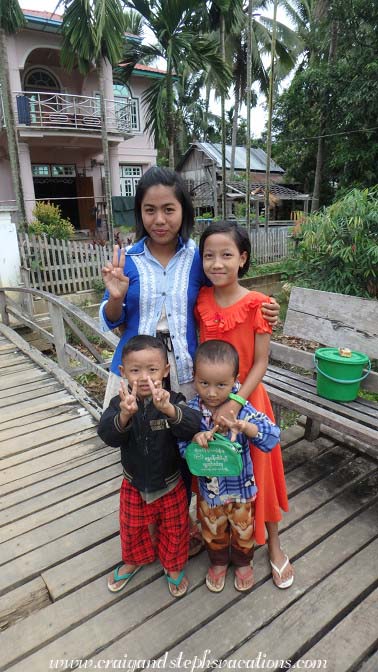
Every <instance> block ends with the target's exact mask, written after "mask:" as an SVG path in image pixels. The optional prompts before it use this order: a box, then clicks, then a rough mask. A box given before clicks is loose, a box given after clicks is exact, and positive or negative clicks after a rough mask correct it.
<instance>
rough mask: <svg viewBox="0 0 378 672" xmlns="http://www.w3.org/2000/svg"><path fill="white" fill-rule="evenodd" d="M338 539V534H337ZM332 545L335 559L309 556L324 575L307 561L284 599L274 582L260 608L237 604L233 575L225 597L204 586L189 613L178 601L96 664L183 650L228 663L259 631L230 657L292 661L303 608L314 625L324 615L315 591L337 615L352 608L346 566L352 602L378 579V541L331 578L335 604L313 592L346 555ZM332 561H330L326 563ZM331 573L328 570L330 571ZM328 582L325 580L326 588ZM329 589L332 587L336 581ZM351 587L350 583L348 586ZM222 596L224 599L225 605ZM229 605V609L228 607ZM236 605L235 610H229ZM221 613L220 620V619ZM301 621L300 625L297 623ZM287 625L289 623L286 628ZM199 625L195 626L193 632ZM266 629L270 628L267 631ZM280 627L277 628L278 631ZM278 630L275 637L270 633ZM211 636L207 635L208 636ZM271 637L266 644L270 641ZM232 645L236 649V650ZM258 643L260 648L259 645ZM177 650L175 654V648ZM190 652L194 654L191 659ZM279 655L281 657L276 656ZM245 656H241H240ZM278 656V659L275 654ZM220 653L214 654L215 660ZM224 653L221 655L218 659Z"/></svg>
mask: <svg viewBox="0 0 378 672" xmlns="http://www.w3.org/2000/svg"><path fill="white" fill-rule="evenodd" d="M335 536H336V537H337V533H336V535H335ZM340 537H341V539H344V540H345V543H347V544H348V541H347V539H345V536H343V535H342V534H341V535H340ZM328 544H329V545H331V547H332V553H331V555H333V558H332V559H330V558H327V559H325V558H324V559H323V558H320V557H319V552H318V549H314V551H313V552H310V553H309V554H308V559H307V563H308V562H311V560H312V561H313V562H312V563H311V565H312V564H315V558H316V560H318V559H319V563H320V565H321V568H322V570H323V572H322V574H321V573H320V572H319V569H320V568H319V566H317V567H315V568H314V572H313V573H311V572H308V570H307V563H306V562H305V561H304V559H303V560H302V559H299V560H298V562H297V563H296V573H297V581H296V583H295V584H294V585H295V587H294V586H293V588H292V589H291V590H290V591H280V592H279V594H277V593H278V591H277V590H275V589H274V587H273V586H272V584H271V582H268V583H265V584H263V586H261V587H259V588H256V589H255V591H254V602H255V603H256V604H258V605H259V609H251V600H250V599H248V596H246V597H244V599H243V598H242V599H235V597H237V596H235V589H234V587H233V585H232V583H233V582H232V580H231V579H232V576H231V575H232V572H230V576H229V577H228V581H227V585H226V588H225V589H224V591H222V593H219V594H217V595H216V596H214V595H209V591H208V590H207V588H206V587H205V586H201V587H200V588H199V589H198V590H196V591H195V594H193V593H191V594H190V595H188V596H187V597H186V598H185V608H182V607H180V603H179V602H178V601H177V600H176V603H175V604H172V606H171V607H170V608H169V609H168V610H165V611H164V612H160V613H158V614H156V616H153V617H152V618H151V619H149V621H148V622H145V623H143V624H141V625H140V626H139V627H137V628H135V629H133V630H132V632H130V633H128V634H126V635H125V636H124V637H121V638H120V639H119V640H118V641H117V642H115V643H114V644H112V645H111V646H109V647H107V648H105V649H102V651H101V654H100V655H95V656H94V662H95V663H96V662H98V661H99V660H100V658H102V659H109V658H110V659H111V658H118V657H120V655H121V652H124V651H127V655H128V658H129V659H131V660H133V659H134V660H135V659H139V660H140V659H146V658H155V657H157V656H159V657H160V656H162V655H163V654H164V653H165V651H167V650H169V652H170V655H171V656H172V658H173V657H175V658H177V655H178V651H183V653H184V656H183V657H184V658H190V657H193V652H194V651H199V652H202V651H204V650H206V649H210V652H211V654H212V656H211V657H212V659H216V658H222V659H223V658H224V657H225V655H226V656H227V654H229V653H231V651H232V650H233V648H234V647H235V645H238V644H239V643H240V642H241V641H244V640H245V639H246V638H247V637H250V636H251V634H252V632H256V631H257V629H259V632H257V633H256V634H255V636H254V637H253V638H252V640H251V642H247V644H246V645H244V646H243V647H241V648H240V649H238V650H237V653H233V654H232V655H231V658H232V657H233V656H234V657H237V659H238V660H240V659H242V660H249V659H251V658H253V657H254V656H255V655H256V653H257V652H258V651H269V656H270V657H271V658H273V659H278V660H280V659H282V658H284V659H288V658H290V657H291V656H286V655H285V652H286V650H290V647H289V643H288V640H289V639H290V638H294V637H297V638H298V639H300V638H301V635H302V629H303V630H304V631H305V632H307V631H308V630H309V626H308V625H307V623H306V626H307V627H306V626H304V627H302V620H301V619H299V618H298V616H299V614H298V613H297V610H298V604H299V603H302V602H303V603H304V604H306V606H307V605H308V611H307V610H306V611H305V610H304V609H303V611H305V614H306V617H307V618H308V619H309V620H312V622H314V620H315V619H316V616H317V614H319V607H318V603H317V601H312V597H311V596H312V595H313V593H314V592H315V593H316V597H317V599H321V604H322V606H323V605H324V603H325V605H324V606H325V609H328V613H334V612H335V611H336V609H337V607H338V606H339V605H343V604H345V602H347V603H349V597H347V595H346V591H345V589H343V586H344V588H345V581H348V576H349V575H348V573H347V571H346V569H344V568H346V567H348V568H349V571H354V574H353V579H352V578H351V585H350V591H349V590H348V592H350V594H351V595H352V598H351V599H353V597H354V596H358V595H360V594H361V592H363V590H364V589H365V588H366V587H367V586H370V585H371V584H372V583H373V582H374V581H375V578H376V575H375V574H374V566H375V558H374V557H373V553H374V551H375V550H376V549H378V542H373V543H372V544H371V545H370V546H369V548H368V549H367V550H364V551H361V552H360V553H358V554H357V555H356V556H355V557H353V558H352V559H351V560H349V562H347V563H346V565H344V566H343V567H342V568H341V570H337V571H336V572H334V574H332V575H331V579H332V578H333V577H334V576H336V575H337V578H338V579H339V581H337V582H336V581H335V583H337V587H338V593H337V598H338V599H335V601H334V602H333V600H331V599H330V594H332V595H333V591H332V593H331V592H328V591H326V590H324V592H322V589H319V588H318V587H315V588H313V590H309V588H310V587H312V586H313V585H314V583H315V581H314V579H315V577H317V578H318V581H319V580H321V578H322V576H324V569H325V567H327V565H328V567H329V566H330V567H331V568H332V569H333V568H334V567H335V565H336V566H337V564H336V563H337V560H338V561H339V562H340V558H342V555H343V551H342V550H341V549H340V550H339V548H338V547H339V544H340V540H339V542H338V544H337V546H336V545H335V544H334V543H333V544H332V543H331V541H330V540H328ZM320 546H322V553H323V555H327V556H328V552H327V551H326V549H325V547H324V545H322V544H321V545H320ZM346 557H347V558H348V552H346ZM365 560H366V563H367V564H366V572H365V571H364V572H361V571H358V570H360V569H361V567H362V566H364V565H361V564H358V563H359V562H363V561H365ZM327 561H328V562H327ZM343 570H344V571H343ZM328 571H329V570H328ZM341 578H343V580H344V584H343V585H341ZM326 582H327V580H326V581H324V582H323V583H324V584H325V583H326ZM329 585H330V586H332V582H331V580H330V581H329ZM304 586H306V588H307V591H308V593H306V594H305V595H304V596H303V597H302V599H301V600H300V602H299V601H298V597H299V596H300V595H303V592H304ZM348 586H349V583H348ZM220 597H221V598H222V599H221V600H220ZM198 600H200V603H201V610H198ZM293 601H295V603H294V604H293V606H291V607H290V606H288V604H290V603H291V602H293ZM225 604H227V606H228V607H229V608H225ZM314 604H316V605H317V609H314ZM230 605H232V606H230ZM283 609H285V615H284V618H283V619H277V618H276V619H275V620H274V621H273V622H272V623H271V624H270V625H265V624H266V623H267V622H268V621H269V620H270V619H271V618H272V616H273V615H278V613H280V611H282V610H283ZM218 614H219V616H218ZM288 614H290V616H292V618H290V629H289V628H288V627H287V620H286V619H287V615H288ZM295 616H296V620H295ZM210 618H211V626H212V627H211V628H209V627H206V628H205V627H202V628H201V626H205V624H207V622H208V620H209V619H210ZM282 620H283V621H284V623H282ZM194 624H195V627H193V626H194ZM262 625H265V627H264V628H262ZM199 627H200V628H201V629H200V633H201V634H202V641H204V639H203V638H204V636H205V637H206V642H207V643H206V644H205V646H204V647H199V646H198V644H197V642H195V643H194V642H193V639H194V638H195V636H194V637H193V638H192V637H190V636H191V634H192V632H193V630H197V629H198V628H199ZM274 627H275V629H274ZM280 627H281V628H283V631H284V633H285V637H284V638H283V635H282V632H280V630H279V628H280ZM273 629H274V637H273V636H272V635H271V634H270V632H271V631H272V630H273ZM215 632H216V640H215V641H214V639H215V638H214V635H215ZM205 633H206V634H205ZM219 633H222V636H221V637H220V636H219ZM265 636H267V639H265ZM188 637H190V639H191V642H190V646H187V641H186V639H185V640H184V638H188ZM210 642H211V644H212V643H213V642H214V646H215V649H213V647H212V645H211V644H210ZM231 642H232V646H230V645H231ZM256 642H258V646H255V645H256ZM172 647H174V648H173V650H171V648H172ZM280 647H282V653H283V655H281V652H280ZM189 648H190V651H191V654H190V655H186V654H187V652H188V650H189ZM277 650H278V654H279V655H277ZM240 652H241V655H239V654H240ZM273 652H274V655H271V653H273ZM214 654H215V655H214ZM219 654H221V655H219ZM208 668H209V665H206V664H205V666H203V667H202V668H201V666H200V667H198V668H196V669H208Z"/></svg>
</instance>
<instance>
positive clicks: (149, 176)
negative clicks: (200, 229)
mask: <svg viewBox="0 0 378 672" xmlns="http://www.w3.org/2000/svg"><path fill="white" fill-rule="evenodd" d="M160 184H161V185H163V186H164V187H172V188H173V191H174V194H175V196H176V198H177V200H178V201H179V203H181V207H182V224H181V229H180V235H181V237H182V239H183V241H184V242H187V240H189V238H190V234H191V232H192V230H193V227H194V208H193V203H192V199H191V198H190V195H189V192H188V190H187V188H186V186H185V183H184V181H183V179H182V177H181V176H180V175H179V174H178V173H175V172H174V171H173V170H169V169H168V168H159V166H153V167H152V168H149V169H148V170H147V172H145V173H144V175H142V177H141V178H140V180H139V182H138V185H137V188H136V191H135V206H134V212H135V234H136V235H135V240H140V239H141V238H143V237H144V236H146V235H147V231H146V230H145V228H144V226H143V219H142V201H143V199H144V197H145V195H146V192H147V190H148V189H150V187H157V186H159V185H160Z"/></svg>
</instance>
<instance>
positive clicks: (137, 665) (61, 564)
mask: <svg viewBox="0 0 378 672" xmlns="http://www.w3.org/2000/svg"><path fill="white" fill-rule="evenodd" d="M0 408H1V425H0V457H1V481H0V500H1V511H2V515H1V526H0V563H1V572H0V623H1V628H2V632H1V634H0V669H1V670H7V672H8V671H10V670H12V671H15V670H17V671H20V672H24V671H27V672H44V671H45V670H46V671H47V670H50V669H73V668H76V667H79V664H81V668H79V669H143V668H146V667H147V660H148V659H158V658H161V660H160V661H159V666H158V665H157V664H156V663H155V665H153V663H151V664H150V667H149V669H154V668H155V669H157V668H158V669H167V670H168V669H183V670H184V669H186V670H194V669H196V670H198V669H199V670H206V669H210V668H211V669H213V668H214V667H216V668H217V669H220V668H222V669H243V668H245V669H248V668H249V669H280V667H281V664H280V663H279V661H281V660H282V661H287V660H291V661H297V660H298V659H303V660H304V661H306V663H303V664H302V667H301V669H327V670H331V671H332V672H347V671H348V670H360V671H361V672H373V671H374V672H375V671H376V670H378V651H377V649H378V639H377V638H378V632H377V625H376V624H377V622H378V599H377V598H378V560H377V558H378V515H377V514H378V501H377V498H378V487H377V484H378V469H377V467H378V462H377V461H376V460H374V458H373V457H370V456H369V455H366V454H359V453H358V452H357V451H356V450H354V449H351V448H347V447H346V446H345V445H338V444H337V443H336V441H335V440H332V439H330V438H327V437H324V436H321V437H320V438H319V439H318V440H316V441H315V442H314V443H309V442H307V441H305V440H303V439H302V435H303V428H301V427H293V428H291V429H290V430H287V431H285V432H284V436H283V455H284V461H285V468H286V474H287V486H288V491H289V494H290V512H289V513H288V514H286V516H285V518H284V521H283V524H282V526H281V529H282V544H283V546H284V548H285V549H286V551H287V552H288V553H289V554H290V556H291V558H292V560H293V561H294V566H295V572H296V578H295V584H294V585H293V587H292V588H291V589H289V590H286V591H279V590H278V589H277V588H275V587H274V586H273V584H272V581H271V579H270V572H269V566H268V561H267V554H266V548H263V547H261V548H258V549H257V551H256V554H255V577H256V585H255V587H254V589H253V591H252V592H251V593H250V594H249V595H242V594H239V593H237V592H236V591H235V590H234V587H233V580H232V573H231V571H230V572H229V576H228V578H227V583H226V588H225V590H224V591H223V592H222V593H220V594H218V595H215V594H211V593H209V591H208V590H207V589H206V586H205V585H204V575H205V569H206V566H207V559H206V555H205V553H201V554H200V555H199V556H197V557H196V558H193V559H192V560H191V561H190V562H189V564H188V569H187V573H188V577H189V580H190V592H189V594H188V595H187V596H186V597H185V598H184V599H183V600H181V601H180V600H179V601H177V600H174V599H173V598H171V597H170V595H169V593H168V590H167V586H166V583H165V580H164V578H163V576H162V570H161V567H160V566H159V565H158V564H157V563H156V564H154V565H150V566H148V567H146V568H145V569H144V570H143V571H141V572H140V573H139V574H138V575H137V576H136V577H135V578H134V579H133V581H132V582H131V583H130V585H129V586H128V587H127V589H125V590H124V591H123V592H121V593H120V594H118V595H113V594H111V593H110V592H108V590H107V588H106V583H105V575H106V574H107V572H109V570H110V569H111V568H112V567H114V565H115V564H116V563H117V562H118V561H119V559H120V548H119V538H118V532H117V528H118V521H117V509H118V489H119V485H120V481H121V477H120V465H119V455H118V450H114V449H111V448H108V447H106V446H104V445H103V444H102V442H101V441H100V440H99V438H98V437H97V435H96V423H95V420H94V419H93V417H92V416H91V415H90V414H89V413H88V411H87V410H86V409H84V408H83V407H81V406H80V405H79V404H78V402H76V400H75V399H74V397H73V396H71V395H70V393H69V392H67V391H66V390H65V389H64V387H63V385H62V384H61V383H59V382H58V381H57V380H56V378H54V377H53V376H52V375H51V374H50V373H49V372H47V371H45V370H43V369H42V368H41V367H39V366H37V365H36V364H35V363H34V362H32V361H31V360H30V359H29V358H28V357H27V356H26V355H25V354H23V353H22V352H21V351H20V350H18V349H17V348H16V347H15V346H14V344H12V343H10V342H9V341H7V340H6V339H5V338H4V337H2V338H0ZM166 652H167V653H166ZM203 658H205V659H206V660H205V661H203V660H201V659H203ZM254 659H256V660H257V661H260V662H259V663H258V662H254V663H252V661H254ZM72 660H76V663H73V664H71V663H70V661H72ZM144 660H145V661H146V662H145V663H144V662H143V661H144ZM215 660H218V661H223V662H218V663H214V662H213V661H215ZM303 660H302V662H303ZM64 661H67V664H66V663H65V662H64ZM80 661H81V663H80ZM104 661H105V662H104ZM112 661H114V662H112ZM138 661H139V662H138ZM273 661H277V663H276V664H274V662H273ZM323 661H326V662H323ZM287 667H288V666H287V665H286V668H285V669H287ZM298 667H299V666H298Z"/></svg>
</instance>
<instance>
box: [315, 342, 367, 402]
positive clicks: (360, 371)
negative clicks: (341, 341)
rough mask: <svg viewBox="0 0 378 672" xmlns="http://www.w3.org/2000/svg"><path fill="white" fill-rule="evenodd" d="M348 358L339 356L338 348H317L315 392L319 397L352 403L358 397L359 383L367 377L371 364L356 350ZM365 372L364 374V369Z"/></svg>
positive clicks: (365, 356)
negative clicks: (365, 369)
mask: <svg viewBox="0 0 378 672" xmlns="http://www.w3.org/2000/svg"><path fill="white" fill-rule="evenodd" d="M349 352H350V356H348V357H346V356H345V355H341V354H340V352H339V350H338V348H318V349H317V350H316V352H315V355H314V358H315V368H316V371H317V373H318V375H317V381H316V382H317V391H318V395H319V396H320V397H324V398H325V399H331V400H332V401H353V400H354V399H356V397H357V396H358V390H359V389H360V382H361V380H364V378H366V376H368V375H369V373H370V369H371V362H370V359H369V357H368V356H367V355H365V354H364V353H363V352H357V351H356V350H352V351H349ZM366 366H367V367H368V368H367V371H365V372H364V368H365V367H366Z"/></svg>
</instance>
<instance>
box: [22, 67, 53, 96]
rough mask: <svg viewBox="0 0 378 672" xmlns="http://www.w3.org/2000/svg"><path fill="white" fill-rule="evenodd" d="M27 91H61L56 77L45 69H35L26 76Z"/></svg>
mask: <svg viewBox="0 0 378 672" xmlns="http://www.w3.org/2000/svg"><path fill="white" fill-rule="evenodd" d="M24 90H25V91H60V85H59V82H58V80H57V79H56V77H55V76H54V75H53V74H52V73H51V72H49V71H48V70H44V69H43V68H33V70H29V72H27V73H26V75H25V82H24Z"/></svg>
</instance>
